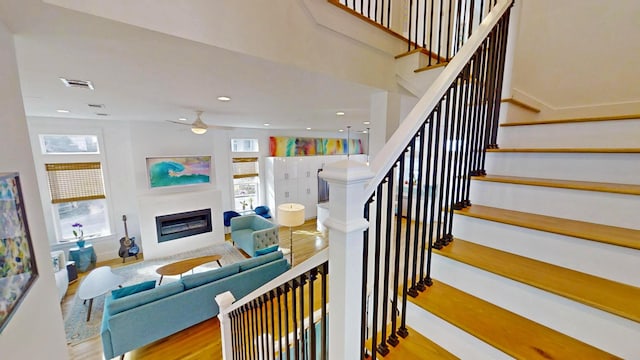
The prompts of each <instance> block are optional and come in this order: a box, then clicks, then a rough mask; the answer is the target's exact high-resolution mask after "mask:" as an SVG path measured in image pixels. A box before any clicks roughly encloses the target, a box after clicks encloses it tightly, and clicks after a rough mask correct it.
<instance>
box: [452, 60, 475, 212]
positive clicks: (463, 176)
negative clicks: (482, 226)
mask: <svg viewBox="0 0 640 360" xmlns="http://www.w3.org/2000/svg"><path fill="white" fill-rule="evenodd" d="M472 60H473V58H472ZM470 65H471V64H470V63H468V64H467V65H466V66H465V67H464V70H463V74H462V90H463V96H462V104H461V109H462V134H461V135H460V138H461V143H460V148H459V149H460V164H459V167H458V174H460V182H459V188H458V201H457V202H456V204H455V206H454V208H455V209H456V210H461V209H463V208H464V207H465V206H467V205H466V201H467V200H468V199H467V198H465V186H466V184H467V178H468V176H469V172H468V157H469V139H470V136H469V135H470V131H469V130H470V129H469V109H470V107H469V101H470V100H469V99H470V94H471V89H470V86H471V84H470V82H469V71H470V69H471V66H470Z"/></svg>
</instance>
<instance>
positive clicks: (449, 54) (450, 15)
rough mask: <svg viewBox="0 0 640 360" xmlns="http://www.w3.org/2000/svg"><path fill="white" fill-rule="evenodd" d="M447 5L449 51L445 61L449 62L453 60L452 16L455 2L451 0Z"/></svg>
mask: <svg viewBox="0 0 640 360" xmlns="http://www.w3.org/2000/svg"><path fill="white" fill-rule="evenodd" d="M447 5H448V7H449V15H448V16H447V50H446V53H445V54H446V56H445V60H446V61H449V60H451V58H452V57H453V56H452V55H451V29H452V25H451V22H452V21H453V16H452V13H451V11H452V9H451V7H452V5H453V1H452V0H449V1H448V2H447Z"/></svg>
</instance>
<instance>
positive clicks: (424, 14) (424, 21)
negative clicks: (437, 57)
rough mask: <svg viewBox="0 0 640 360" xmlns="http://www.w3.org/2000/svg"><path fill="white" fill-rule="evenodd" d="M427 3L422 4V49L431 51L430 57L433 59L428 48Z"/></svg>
mask: <svg viewBox="0 0 640 360" xmlns="http://www.w3.org/2000/svg"><path fill="white" fill-rule="evenodd" d="M427 2H428V1H423V2H422V5H423V6H422V48H423V49H425V50H428V51H429V57H431V55H430V53H431V51H430V49H429V48H428V47H427Z"/></svg>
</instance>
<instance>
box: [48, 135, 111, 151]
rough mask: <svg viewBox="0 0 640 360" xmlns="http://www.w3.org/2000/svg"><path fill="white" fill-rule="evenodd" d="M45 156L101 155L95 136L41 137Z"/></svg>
mask: <svg viewBox="0 0 640 360" xmlns="http://www.w3.org/2000/svg"><path fill="white" fill-rule="evenodd" d="M40 148H41V149H42V153H43V154H99V153H100V151H99V149H98V137H97V136H95V135H40Z"/></svg>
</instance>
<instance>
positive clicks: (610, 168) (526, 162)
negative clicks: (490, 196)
mask: <svg viewBox="0 0 640 360" xmlns="http://www.w3.org/2000/svg"><path fill="white" fill-rule="evenodd" d="M503 147H504V146H503ZM504 148H506V147H504ZM638 163H640V154H576V153H498V152H489V153H487V158H486V164H485V165H486V166H485V169H486V171H487V174H492V175H509V176H526V177H535V178H546V179H564V180H581V181H596V182H610V183H621V184H640V166H638Z"/></svg>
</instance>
